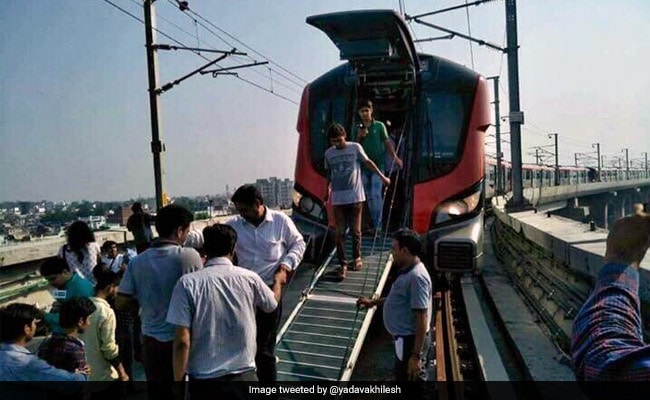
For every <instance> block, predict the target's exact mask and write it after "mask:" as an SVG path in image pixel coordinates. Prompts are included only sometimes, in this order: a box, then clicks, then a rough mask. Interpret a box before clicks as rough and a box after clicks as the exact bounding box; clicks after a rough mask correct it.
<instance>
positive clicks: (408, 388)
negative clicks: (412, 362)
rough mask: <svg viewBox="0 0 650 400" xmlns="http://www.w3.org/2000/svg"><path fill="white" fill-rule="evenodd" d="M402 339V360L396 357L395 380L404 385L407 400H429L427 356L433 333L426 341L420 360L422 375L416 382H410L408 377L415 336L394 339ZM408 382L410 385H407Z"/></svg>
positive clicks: (427, 335) (395, 338)
mask: <svg viewBox="0 0 650 400" xmlns="http://www.w3.org/2000/svg"><path fill="white" fill-rule="evenodd" d="M398 338H402V340H403V341H404V343H403V347H402V348H403V353H402V359H401V360H400V359H399V358H397V355H395V380H396V381H397V382H400V383H404V385H403V389H404V394H405V396H404V398H405V399H422V400H428V398H429V397H428V390H427V384H426V379H427V370H426V364H427V354H428V352H429V347H431V332H429V333H427V334H426V336H425V340H424V352H423V354H422V357H421V359H420V364H421V365H422V368H420V375H419V377H418V379H417V380H416V381H409V375H408V362H409V358H411V354H412V353H413V343H415V335H407V336H395V337H394V338H393V339H394V340H397V339H398ZM407 382H408V383H407Z"/></svg>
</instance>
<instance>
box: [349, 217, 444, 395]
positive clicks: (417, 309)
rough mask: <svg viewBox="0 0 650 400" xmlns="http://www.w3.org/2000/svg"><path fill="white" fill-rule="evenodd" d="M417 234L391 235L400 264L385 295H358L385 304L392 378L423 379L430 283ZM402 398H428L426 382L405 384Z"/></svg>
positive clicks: (361, 303)
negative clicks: (392, 351)
mask: <svg viewBox="0 0 650 400" xmlns="http://www.w3.org/2000/svg"><path fill="white" fill-rule="evenodd" d="M420 246H421V245H420V238H419V236H418V234H417V233H415V232H414V231H412V230H410V229H401V230H399V231H397V233H395V235H394V236H393V248H392V250H391V252H392V254H393V263H394V264H395V265H396V266H397V267H398V268H399V269H398V275H397V278H396V279H395V283H393V286H391V288H390V292H389V293H388V296H387V297H386V298H378V299H369V298H367V297H361V298H360V299H359V300H358V301H357V304H358V305H359V306H361V307H365V308H369V307H374V306H377V305H379V304H382V303H383V304H384V313H383V317H384V326H385V327H386V330H387V331H388V332H389V333H390V334H391V335H392V336H393V340H394V341H395V380H396V381H407V380H410V381H424V380H426V370H425V365H426V354H427V350H428V348H429V346H430V342H431V339H430V337H429V327H430V325H431V311H432V294H433V284H432V283H431V277H430V276H429V272H428V271H427V269H426V267H425V266H424V264H422V262H421V261H420V258H419V254H420V248H421V247H420ZM407 388H408V389H409V390H414V392H413V393H410V394H407V395H406V396H405V398H408V399H411V398H422V399H427V398H428V397H427V396H426V385H413V386H410V385H409V386H407Z"/></svg>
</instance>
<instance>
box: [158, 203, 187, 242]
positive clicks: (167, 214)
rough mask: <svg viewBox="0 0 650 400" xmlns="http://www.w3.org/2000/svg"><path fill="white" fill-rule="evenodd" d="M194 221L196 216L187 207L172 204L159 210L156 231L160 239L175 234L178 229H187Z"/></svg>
mask: <svg viewBox="0 0 650 400" xmlns="http://www.w3.org/2000/svg"><path fill="white" fill-rule="evenodd" d="M192 221H194V215H193V214H192V213H191V212H190V211H189V210H188V209H187V208H185V207H183V206H179V205H177V204H170V205H168V206H165V207H163V208H161V209H160V210H158V214H157V215H156V230H157V231H158V235H159V236H160V237H167V236H171V235H173V234H174V231H176V229H178V228H183V229H185V228H187V227H188V226H190V222H192Z"/></svg>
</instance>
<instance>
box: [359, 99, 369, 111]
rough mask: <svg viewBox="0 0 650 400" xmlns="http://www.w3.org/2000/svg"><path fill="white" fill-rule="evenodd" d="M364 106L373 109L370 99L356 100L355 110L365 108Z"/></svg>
mask: <svg viewBox="0 0 650 400" xmlns="http://www.w3.org/2000/svg"><path fill="white" fill-rule="evenodd" d="M366 107H368V108H370V109H371V110H372V109H373V106H372V101H370V100H368V99H360V100H359V101H358V102H357V110H361V109H362V108H366Z"/></svg>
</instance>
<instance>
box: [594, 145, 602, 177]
mask: <svg viewBox="0 0 650 400" xmlns="http://www.w3.org/2000/svg"><path fill="white" fill-rule="evenodd" d="M594 146H596V160H598V182H600V169H601V168H602V163H601V160H600V143H594V144H592V145H591V147H592V148H593V147H594Z"/></svg>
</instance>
